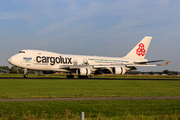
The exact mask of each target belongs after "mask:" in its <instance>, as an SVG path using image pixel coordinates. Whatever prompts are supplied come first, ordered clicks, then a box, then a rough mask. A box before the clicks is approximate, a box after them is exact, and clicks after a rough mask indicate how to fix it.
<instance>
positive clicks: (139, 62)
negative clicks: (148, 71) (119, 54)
mask: <svg viewBox="0 0 180 120" xmlns="http://www.w3.org/2000/svg"><path fill="white" fill-rule="evenodd" d="M161 61H165V60H154V61H145V62H134V64H147V63H153V62H161Z"/></svg>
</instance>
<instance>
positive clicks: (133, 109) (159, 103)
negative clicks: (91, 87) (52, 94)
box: [0, 100, 180, 120]
mask: <svg viewBox="0 0 180 120" xmlns="http://www.w3.org/2000/svg"><path fill="white" fill-rule="evenodd" d="M179 103H180V100H126V101H124V100H121V101H56V102H54V101H47V102H45V101H44V102H42V101H41V102H0V119H1V118H2V119H3V118H9V117H10V118H14V119H18V118H23V119H25V118H27V119H30V118H31V117H33V118H41V119H45V118H46V119H50V118H51V119H53V118H54V119H55V118H56V119H62V118H66V119H67V118H68V119H71V118H77V119H80V118H79V117H80V113H81V112H82V111H84V112H85V117H86V118H91V119H92V118H94V119H96V120H97V118H98V117H101V118H102V120H104V119H110V118H112V119H113V120H114V119H115V118H116V119H117V120H118V119H120V118H121V119H122V118H123V117H124V118H127V117H130V118H131V119H132V118H133V119H134V118H142V117H143V118H144V119H145V118H148V119H149V118H162V117H163V116H164V115H166V116H168V118H169V117H170V118H172V116H173V115H174V117H175V118H179V115H180V104H179ZM169 115H170V116H169ZM75 116H76V117H75ZM174 117H173V118H174ZM130 118H129V119H130ZM141 120H142V119H141ZM163 120H165V119H163Z"/></svg>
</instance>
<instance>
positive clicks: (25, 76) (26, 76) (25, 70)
mask: <svg viewBox="0 0 180 120" xmlns="http://www.w3.org/2000/svg"><path fill="white" fill-rule="evenodd" d="M24 78H28V75H27V69H24Z"/></svg>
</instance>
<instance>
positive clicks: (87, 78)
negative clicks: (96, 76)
mask: <svg viewBox="0 0 180 120" xmlns="http://www.w3.org/2000/svg"><path fill="white" fill-rule="evenodd" d="M78 78H86V79H88V78H91V76H90V75H88V76H80V75H79V76H78Z"/></svg>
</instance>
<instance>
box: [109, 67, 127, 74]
mask: <svg viewBox="0 0 180 120" xmlns="http://www.w3.org/2000/svg"><path fill="white" fill-rule="evenodd" d="M112 72H113V74H116V75H123V74H125V73H126V70H125V69H124V68H123V67H113V68H112Z"/></svg>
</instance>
